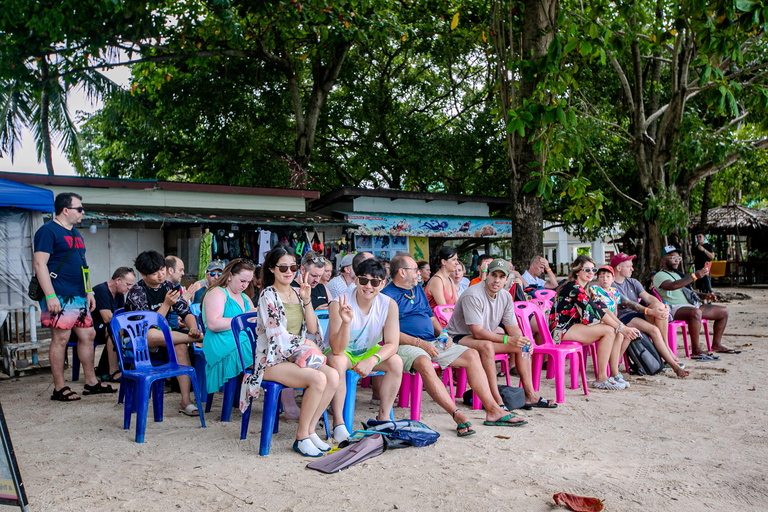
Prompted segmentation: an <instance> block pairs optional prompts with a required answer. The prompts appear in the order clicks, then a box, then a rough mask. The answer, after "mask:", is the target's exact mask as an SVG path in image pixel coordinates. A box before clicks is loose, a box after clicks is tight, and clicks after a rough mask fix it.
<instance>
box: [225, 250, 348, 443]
mask: <svg viewBox="0 0 768 512" xmlns="http://www.w3.org/2000/svg"><path fill="white" fill-rule="evenodd" d="M297 270H298V265H296V257H295V256H294V255H293V251H289V250H288V249H286V248H285V247H283V246H281V245H279V246H277V247H275V248H274V249H272V250H271V251H269V252H268V253H267V255H266V257H265V259H264V265H263V266H262V277H261V282H262V285H263V286H264V289H263V290H262V292H261V295H260V296H259V322H258V328H257V332H258V336H259V337H258V341H257V344H256V362H255V364H254V372H253V375H249V376H248V377H247V378H246V379H245V382H244V383H243V387H242V389H241V393H240V410H241V411H244V410H246V409H247V408H248V400H247V399H248V397H257V396H258V395H259V391H260V386H261V381H262V379H267V380H270V381H274V382H279V383H280V384H282V385H284V386H286V387H289V388H304V390H305V391H304V398H303V399H302V404H301V412H300V414H299V427H298V429H297V431H296V441H295V442H294V443H293V449H294V450H296V451H297V452H299V453H300V454H302V455H304V456H306V457H320V456H321V455H322V454H323V453H322V452H324V451H328V450H330V448H331V447H330V446H328V444H326V443H324V442H323V441H322V440H321V439H320V437H318V435H317V434H316V433H315V429H316V428H317V422H318V420H319V419H320V416H322V414H323V411H325V409H326V408H327V407H328V404H329V403H330V402H331V398H332V397H333V394H334V393H335V392H336V388H337V386H338V385H339V377H338V374H337V373H336V372H335V371H334V370H333V369H331V368H329V367H328V366H326V365H325V364H320V363H322V361H323V358H322V354H321V353H320V350H319V348H318V346H317V345H316V344H315V343H314V342H313V341H311V340H310V339H308V337H312V338H314V339H316V340H317V338H318V331H319V329H318V323H317V317H316V316H315V312H314V311H313V310H312V297H311V294H312V287H311V286H309V284H307V276H306V274H305V275H303V276H301V277H299V283H300V288H299V290H298V291H296V290H295V289H294V288H292V287H291V283H292V282H293V277H294V275H295V274H296V271H297ZM307 347H309V348H313V349H315V350H314V352H315V354H316V355H310V356H309V357H305V356H306V355H307V350H308V349H307Z"/></svg>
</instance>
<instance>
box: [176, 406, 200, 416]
mask: <svg viewBox="0 0 768 512" xmlns="http://www.w3.org/2000/svg"><path fill="white" fill-rule="evenodd" d="M179 412H180V413H181V414H186V415H187V416H197V415H198V414H199V411H198V409H197V406H196V405H195V404H189V405H188V406H186V407H185V408H183V409H179Z"/></svg>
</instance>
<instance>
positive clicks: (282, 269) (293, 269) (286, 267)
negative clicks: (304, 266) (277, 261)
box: [275, 263, 299, 274]
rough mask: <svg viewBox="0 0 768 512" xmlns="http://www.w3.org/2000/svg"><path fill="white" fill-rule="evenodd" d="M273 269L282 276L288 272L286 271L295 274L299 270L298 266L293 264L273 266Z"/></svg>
mask: <svg viewBox="0 0 768 512" xmlns="http://www.w3.org/2000/svg"><path fill="white" fill-rule="evenodd" d="M275 268H276V269H277V270H279V271H280V272H282V273H283V274H285V273H286V272H288V270H290V271H291V272H296V271H297V270H298V269H299V267H298V265H296V264H295V263H294V264H293V265H275Z"/></svg>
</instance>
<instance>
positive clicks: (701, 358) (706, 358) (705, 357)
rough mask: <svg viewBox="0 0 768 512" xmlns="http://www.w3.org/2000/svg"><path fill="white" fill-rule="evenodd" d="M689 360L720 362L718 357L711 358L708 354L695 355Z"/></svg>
mask: <svg viewBox="0 0 768 512" xmlns="http://www.w3.org/2000/svg"><path fill="white" fill-rule="evenodd" d="M691 359H693V360H694V361H718V360H720V358H719V357H713V356H710V355H709V354H696V355H693V356H691Z"/></svg>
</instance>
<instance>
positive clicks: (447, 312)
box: [432, 304, 454, 328]
mask: <svg viewBox="0 0 768 512" xmlns="http://www.w3.org/2000/svg"><path fill="white" fill-rule="evenodd" d="M453 307H454V306H453V304H443V305H442V306H435V307H434V308H433V309H432V311H434V312H435V318H437V321H438V322H440V325H442V326H443V328H445V326H446V325H448V321H449V320H450V319H451V315H452V314H453Z"/></svg>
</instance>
